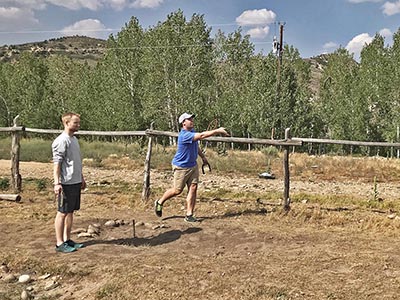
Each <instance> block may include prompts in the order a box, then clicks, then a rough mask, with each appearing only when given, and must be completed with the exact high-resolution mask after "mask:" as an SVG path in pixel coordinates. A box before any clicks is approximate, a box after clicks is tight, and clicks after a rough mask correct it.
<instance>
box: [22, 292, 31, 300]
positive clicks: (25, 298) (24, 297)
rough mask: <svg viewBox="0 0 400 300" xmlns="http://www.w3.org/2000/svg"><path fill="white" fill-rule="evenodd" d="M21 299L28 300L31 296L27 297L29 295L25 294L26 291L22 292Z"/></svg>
mask: <svg viewBox="0 0 400 300" xmlns="http://www.w3.org/2000/svg"><path fill="white" fill-rule="evenodd" d="M21 299H22V300H29V299H31V295H29V293H28V292H27V291H25V290H24V291H22V293H21Z"/></svg>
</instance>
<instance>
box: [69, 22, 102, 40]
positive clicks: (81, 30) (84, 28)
mask: <svg viewBox="0 0 400 300" xmlns="http://www.w3.org/2000/svg"><path fill="white" fill-rule="evenodd" d="M108 31H109V30H108V29H106V27H105V26H104V25H103V24H102V23H101V22H100V21H99V20H95V19H86V20H81V21H78V22H76V23H74V24H72V25H71V26H67V27H65V28H64V29H62V30H61V32H62V33H63V34H65V35H85V36H90V37H94V38H103V37H104V35H105V34H104V33H105V32H108Z"/></svg>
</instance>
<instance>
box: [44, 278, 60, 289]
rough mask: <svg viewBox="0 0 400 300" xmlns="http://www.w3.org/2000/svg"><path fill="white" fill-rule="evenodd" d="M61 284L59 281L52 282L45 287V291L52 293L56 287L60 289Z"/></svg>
mask: <svg viewBox="0 0 400 300" xmlns="http://www.w3.org/2000/svg"><path fill="white" fill-rule="evenodd" d="M59 285H60V284H59V283H58V282H57V281H54V280H51V281H49V282H47V283H46V285H45V286H44V290H45V291H50V290H52V289H55V288H56V287H58V286H59Z"/></svg>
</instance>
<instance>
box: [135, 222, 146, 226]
mask: <svg viewBox="0 0 400 300" xmlns="http://www.w3.org/2000/svg"><path fill="white" fill-rule="evenodd" d="M140 226H144V222H137V223H136V224H135V227H140Z"/></svg>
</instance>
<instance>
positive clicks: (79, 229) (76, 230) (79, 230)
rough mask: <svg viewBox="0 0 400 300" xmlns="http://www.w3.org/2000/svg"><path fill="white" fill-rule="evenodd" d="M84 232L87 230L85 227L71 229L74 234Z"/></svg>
mask: <svg viewBox="0 0 400 300" xmlns="http://www.w3.org/2000/svg"><path fill="white" fill-rule="evenodd" d="M82 232H86V229H85V228H77V229H75V230H72V231H71V233H72V234H79V233H82Z"/></svg>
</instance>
